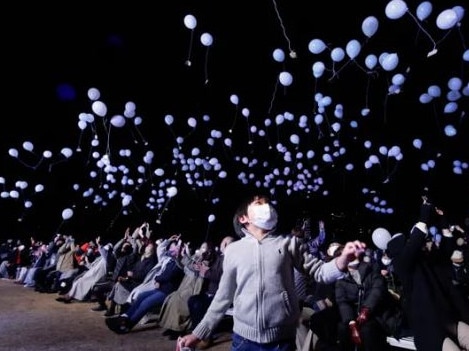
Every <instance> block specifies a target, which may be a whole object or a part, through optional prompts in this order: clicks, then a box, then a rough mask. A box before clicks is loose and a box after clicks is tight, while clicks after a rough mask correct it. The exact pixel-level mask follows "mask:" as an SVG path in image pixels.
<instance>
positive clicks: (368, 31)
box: [362, 16, 379, 38]
mask: <svg viewBox="0 0 469 351" xmlns="http://www.w3.org/2000/svg"><path fill="white" fill-rule="evenodd" d="M378 25H379V23H378V19H377V18H376V17H375V16H368V17H367V18H365V19H364V20H363V22H362V32H363V34H365V35H366V36H367V37H368V38H371V37H372V36H373V35H375V33H376V31H377V30H378Z"/></svg>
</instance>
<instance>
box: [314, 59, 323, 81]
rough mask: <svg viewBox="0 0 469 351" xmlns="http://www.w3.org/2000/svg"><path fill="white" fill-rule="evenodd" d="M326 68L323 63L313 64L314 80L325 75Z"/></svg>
mask: <svg viewBox="0 0 469 351" xmlns="http://www.w3.org/2000/svg"><path fill="white" fill-rule="evenodd" d="M325 69H326V66H325V65H324V63H322V62H321V61H317V62H315V63H314V64H313V76H314V78H319V77H321V76H322V74H323V73H324V70H325Z"/></svg>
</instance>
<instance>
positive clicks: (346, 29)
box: [0, 0, 469, 240]
mask: <svg viewBox="0 0 469 351" xmlns="http://www.w3.org/2000/svg"><path fill="white" fill-rule="evenodd" d="M369 3H370V2H368V1H358V2H343V1H339V0H333V1H327V2H325V3H323V4H321V5H318V4H317V2H312V1H288V2H287V1H255V2H253V1H236V2H223V1H206V0H201V1H177V2H173V3H172V2H169V3H164V4H163V3H161V4H160V3H158V4H147V3H143V2H142V5H139V4H138V3H132V4H130V3H126V4H125V5H115V4H112V5H109V6H108V7H105V6H103V5H102V4H100V5H99V7H96V4H92V5H88V4H87V3H86V2H73V1H72V2H71V3H70V2H67V3H63V4H62V5H60V6H58V7H57V6H54V7H52V6H51V5H43V4H41V5H39V4H35V5H32V6H31V7H27V8H24V6H23V5H21V6H20V5H12V6H14V7H16V9H15V8H14V9H13V11H11V13H9V14H5V15H4V16H8V17H10V16H11V18H9V22H8V23H9V24H8V25H7V23H6V21H5V18H4V21H2V25H1V26H2V34H1V38H2V52H3V55H2V56H3V75H2V83H3V92H4V94H3V104H2V106H3V115H4V116H3V127H2V128H1V132H0V133H1V142H0V177H2V178H1V179H2V180H4V181H3V184H0V190H1V191H2V196H1V197H0V210H1V211H2V219H3V225H2V229H1V235H2V237H4V238H6V237H7V236H8V237H11V236H29V235H36V236H42V237H45V238H47V237H49V236H51V235H53V234H54V233H55V232H57V231H61V232H67V233H70V234H73V235H75V236H77V237H83V238H92V237H94V236H95V235H96V234H98V233H100V234H102V235H105V236H108V237H116V236H120V235H121V233H123V230H124V229H123V228H125V227H126V226H135V225H138V224H140V223H141V222H142V221H144V220H148V221H149V222H150V223H151V226H152V228H153V229H154V231H155V232H156V233H157V235H161V236H163V235H168V234H170V233H172V232H178V231H181V232H183V233H186V234H187V236H190V237H194V238H197V240H200V239H201V238H205V237H209V238H215V237H217V238H218V237H220V236H221V235H223V234H224V233H227V232H231V230H232V228H231V219H232V215H233V212H234V210H235V207H236V205H237V204H238V202H239V201H240V199H241V198H242V197H243V196H244V195H246V194H248V193H250V192H251V191H253V190H255V189H257V190H259V191H262V192H265V193H268V194H270V196H271V198H272V199H273V200H274V201H275V203H276V204H277V206H278V208H279V212H280V219H281V222H280V227H281V229H282V230H289V228H291V226H292V225H293V224H294V222H295V220H296V218H298V217H301V216H309V217H311V218H312V219H313V220H318V219H325V220H326V226H327V225H328V224H329V228H331V231H332V230H333V228H334V229H335V228H338V229H340V230H341V231H342V232H344V233H345V234H344V235H345V236H350V237H353V236H356V235H358V234H357V233H358V232H359V228H371V229H373V228H375V227H377V226H385V227H387V228H389V229H390V231H394V232H395V231H406V230H408V229H410V225H411V224H412V222H413V221H414V220H415V217H416V215H417V213H418V207H419V204H420V196H421V195H422V194H424V193H426V194H428V195H429V196H430V198H431V199H432V201H434V203H435V204H436V205H437V206H440V207H442V208H443V209H445V210H446V211H447V213H448V217H449V218H450V219H451V221H454V222H461V221H462V220H463V218H464V217H465V216H467V215H468V214H469V177H468V174H469V168H468V161H469V142H468V140H469V138H468V137H469V122H468V116H467V113H468V106H469V104H468V100H469V98H468V96H469V86H468V77H469V62H468V61H469V52H468V51H467V44H468V38H467V36H468V34H469V33H468V30H467V27H468V22H467V14H466V16H464V6H467V3H465V2H463V1H442V0H440V1H433V2H431V3H430V4H431V5H432V7H431V11H429V12H428V13H427V14H425V13H424V11H423V10H424V9H425V8H424V6H423V5H424V4H427V5H428V3H421V2H417V1H407V2H405V3H404V2H403V1H398V0H393V1H373V2H372V4H369ZM403 5H405V6H407V10H405V9H404V11H403V12H402V14H399V11H400V10H401V8H400V7H401V6H403ZM419 5H421V6H420V7H419ZM417 8H419V11H417ZM444 11H446V12H444ZM451 11H452V12H451ZM39 13H42V14H43V15H39ZM440 14H442V15H441V16H440ZM188 15H191V16H193V19H196V24H195V27H194V28H192V29H191V28H189V27H188V26H187V23H186V22H185V21H184V20H185V19H186V20H188V17H186V16H188ZM454 16H457V18H456V19H454ZM458 16H459V17H458ZM370 17H372V18H373V20H374V21H376V22H375V23H377V28H376V30H375V31H374V32H373V33H372V32H371V29H370V28H369V27H367V28H366V29H363V27H362V26H363V24H364V23H368V24H369V23H371V22H366V21H365V19H367V18H368V19H369V20H370ZM392 17H395V18H392ZM10 23H13V24H10ZM445 26H447V27H448V28H440V27H445ZM201 38H203V39H204V40H205V39H207V38H209V39H210V38H211V39H213V41H212V42H204V43H203V42H202V41H201ZM313 39H319V40H320V42H321V43H324V46H325V47H324V49H323V50H322V51H321V52H317V53H316V52H312V50H313V51H314V50H315V48H317V47H316V46H314V47H312V41H313ZM316 43H318V41H316ZM353 43H355V44H358V45H359V49H358V52H357V51H355V53H353V50H352V49H353V45H352V44H353ZM347 48H348V49H347ZM318 50H319V49H318ZM432 50H434V54H433V55H429V53H431V52H432ZM341 51H342V53H343V54H344V58H343V59H339V58H337V57H338V56H335V55H337V54H338V55H339V56H340V52H341ZM292 56H294V57H292ZM352 56H353V57H352ZM371 56H374V57H375V58H376V59H377V60H378V62H377V63H376V64H375V65H372V63H371V62H372V61H368V59H369V60H372V58H373V57H371ZM386 57H387V61H386ZM396 57H397V59H395V58H396ZM188 61H190V65H189V64H188ZM394 62H395V63H396V64H395V67H393V63H394ZM315 64H316V65H315ZM320 64H323V65H324V67H325V69H324V72H322V73H317V71H315V68H317V67H319V66H318V65H320ZM438 91H439V94H437V93H436V92H438ZM429 92H430V93H431V94H433V95H435V96H430V95H424V94H429ZM425 99H427V100H425ZM96 102H97V104H96ZM93 103H95V104H94V108H93ZM99 104H101V107H102V106H105V107H106V111H105V113H103V115H102V116H101V115H100V111H101V112H102V111H103V110H102V109H101V110H100V109H99ZM126 106H127V108H128V110H126ZM131 106H134V108H133V109H132V108H130V107H131ZM445 109H446V110H445ZM366 111H368V113H367V112H366ZM116 116H119V117H116ZM114 117H116V118H114ZM113 118H114V119H113ZM170 120H171V121H172V123H169V121H170ZM79 121H81V122H80V124H79ZM119 121H125V125H123V126H117V125H118V123H119ZM25 142H26V144H25ZM31 146H33V149H32V150H31ZM28 148H29V150H28ZM64 148H65V149H66V150H70V151H71V152H72V154H71V155H70V156H69V157H66V156H64V154H63V153H62V152H61V151H62V150H63V149H64ZM12 149H13V150H12ZM15 150H16V151H17V156H15V157H12V156H11V153H12V152H13V153H15ZM44 152H46V154H47V155H48V156H49V157H44ZM47 152H49V153H47ZM65 153H67V151H65ZM106 162H107V163H106ZM38 185H39V188H43V189H42V190H40V191H37V190H38V188H37V186H38ZM2 187H3V188H2ZM174 193H176V194H174ZM173 195H174V196H173ZM64 210H72V211H73V214H72V216H71V217H70V218H64V212H63V211H64ZM67 213H69V212H67ZM65 217H68V216H65ZM157 221H158V223H157ZM360 235H364V234H360ZM365 235H366V234H365ZM363 239H369V238H366V237H364V238H363ZM194 240H196V239H194Z"/></svg>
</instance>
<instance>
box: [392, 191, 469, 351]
mask: <svg viewBox="0 0 469 351" xmlns="http://www.w3.org/2000/svg"><path fill="white" fill-rule="evenodd" d="M435 212H436V209H435V207H434V206H433V205H432V204H430V203H429V202H428V201H427V199H426V198H425V197H424V198H423V204H422V206H421V209H420V217H419V221H418V222H417V223H416V224H415V225H414V227H413V228H412V230H411V233H410V237H409V238H408V239H407V238H406V237H405V236H404V235H403V234H398V235H395V236H393V237H392V238H391V240H390V241H389V242H388V244H387V251H388V254H389V256H390V257H391V258H392V260H393V266H394V269H395V272H396V274H397V275H398V277H399V279H400V280H401V282H402V287H403V296H402V299H403V307H404V311H405V313H406V315H407V319H408V322H409V324H410V327H411V329H412V331H413V333H414V342H415V346H416V347H417V349H418V350H419V351H442V350H443V351H446V350H460V349H469V304H468V302H467V300H466V301H464V300H462V299H461V298H460V295H459V294H457V293H456V292H455V290H454V286H453V284H451V268H450V265H451V261H450V256H451V252H452V251H451V250H447V248H446V247H447V245H448V243H447V241H448V240H451V239H452V238H451V236H450V232H449V230H445V229H444V228H443V236H442V241H441V244H440V247H439V248H437V247H436V246H433V247H432V246H431V245H428V244H427V236H428V228H427V223H428V222H429V219H430V216H431V215H432V214H435ZM429 247H432V248H431V250H429Z"/></svg>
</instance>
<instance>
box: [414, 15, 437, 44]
mask: <svg viewBox="0 0 469 351" xmlns="http://www.w3.org/2000/svg"><path fill="white" fill-rule="evenodd" d="M407 13H408V14H409V15H410V17H412V19H413V20H414V21H415V23H417V25H418V26H419V27H420V29H421V30H422V32H424V33H425V34H426V35H427V37H428V38H429V39H430V41H431V42H432V44H433V49H432V50H431V51H433V50H436V47H437V44H436V42H435V40H433V38H432V36H431V35H430V33H428V32H427V30H426V29H425V28H424V27H423V26H422V25H421V24H420V23H419V21H418V20H417V18H415V16H414V15H413V14H412V12H410V11H407Z"/></svg>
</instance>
